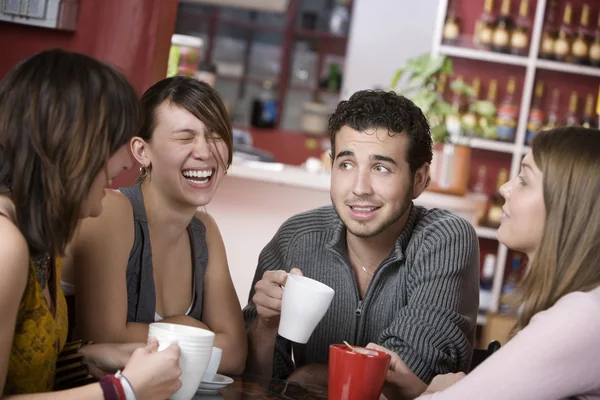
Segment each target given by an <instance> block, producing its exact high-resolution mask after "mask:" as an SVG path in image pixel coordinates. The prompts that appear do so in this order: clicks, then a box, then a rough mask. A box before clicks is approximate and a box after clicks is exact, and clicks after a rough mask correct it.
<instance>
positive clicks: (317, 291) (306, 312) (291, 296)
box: [278, 274, 335, 343]
mask: <svg viewBox="0 0 600 400" xmlns="http://www.w3.org/2000/svg"><path fill="white" fill-rule="evenodd" d="M334 294H335V291H334V290H333V289H332V288H330V287H329V286H327V285H325V284H323V283H321V282H317V281H315V280H314V279H310V278H307V277H305V276H299V275H292V274H288V277H287V281H286V282H285V288H284V289H283V298H282V300H281V318H280V320H279V330H278V333H279V335H280V336H282V337H284V338H286V339H289V340H291V341H292V342H296V343H306V342H308V339H309V338H310V335H312V333H313V331H314V330H315V328H316V327H317V324H318V323H319V322H320V321H321V319H322V318H323V316H324V315H325V313H326V312H327V310H328V309H329V306H330V305H331V301H332V300H333V295H334Z"/></svg>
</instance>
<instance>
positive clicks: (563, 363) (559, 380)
mask: <svg viewBox="0 0 600 400" xmlns="http://www.w3.org/2000/svg"><path fill="white" fill-rule="evenodd" d="M569 397H575V398H577V399H600V287H598V288H596V289H594V290H592V291H590V292H587V293H584V292H575V293H570V294H568V295H566V296H564V297H563V298H561V299H560V300H559V301H558V302H557V303H556V304H555V305H554V306H553V307H551V308H550V309H548V310H546V311H543V312H540V313H537V314H536V315H535V316H534V317H533V318H532V319H531V322H530V323H529V325H528V326H527V327H526V328H525V329H523V330H522V331H521V332H519V333H518V334H517V335H516V336H515V337H514V338H513V339H512V340H511V341H509V342H508V343H507V344H506V345H505V346H503V347H502V348H501V349H500V350H498V351H497V352H496V353H494V354H493V355H492V356H491V357H490V358H489V359H487V360H486V361H485V362H484V363H482V364H481V365H479V366H478V367H477V368H475V369H474V370H473V372H471V373H470V374H469V375H467V376H466V377H465V378H463V379H461V380H460V381H459V382H457V383H456V384H455V385H453V386H451V387H449V388H448V389H446V390H444V391H443V392H438V393H435V394H433V395H426V396H421V397H419V400H425V399H428V400H433V399H435V400H449V399H453V400H454V399H486V400H496V399H497V400H507V399H511V400H512V399H518V400H529V399H530V400H534V399H535V400H538V399H544V400H554V399H556V400H558V399H566V398H569Z"/></svg>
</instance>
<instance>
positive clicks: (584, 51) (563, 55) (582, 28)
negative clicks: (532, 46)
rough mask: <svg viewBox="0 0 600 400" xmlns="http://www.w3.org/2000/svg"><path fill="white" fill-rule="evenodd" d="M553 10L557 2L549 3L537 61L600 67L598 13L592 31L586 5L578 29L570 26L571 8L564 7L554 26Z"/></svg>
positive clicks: (554, 0)
mask: <svg viewBox="0 0 600 400" xmlns="http://www.w3.org/2000/svg"><path fill="white" fill-rule="evenodd" d="M556 8H557V2H556V0H551V1H550V3H549V6H548V11H547V13H546V18H545V21H544V28H543V31H542V41H541V43H540V54H539V56H540V58H545V59H550V60H555V61H561V62H570V63H575V64H581V65H592V66H596V67H600V12H599V13H598V23H597V26H596V29H595V30H594V31H592V29H591V28H590V23H591V22H590V20H591V9H590V6H589V4H584V5H583V6H582V8H581V14H580V18H579V24H578V25H574V22H573V21H574V19H573V14H574V8H573V5H572V4H571V3H567V4H566V5H565V8H564V10H563V14H562V20H561V23H560V25H559V26H557V24H556V21H555V20H556Z"/></svg>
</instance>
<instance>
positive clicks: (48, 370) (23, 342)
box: [0, 259, 69, 397]
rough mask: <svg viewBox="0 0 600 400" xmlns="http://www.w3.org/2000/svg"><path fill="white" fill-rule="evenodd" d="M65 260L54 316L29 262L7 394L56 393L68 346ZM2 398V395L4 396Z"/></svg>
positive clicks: (58, 264)
mask: <svg viewBox="0 0 600 400" xmlns="http://www.w3.org/2000/svg"><path fill="white" fill-rule="evenodd" d="M61 267H62V260H60V259H56V271H55V274H54V277H55V279H54V282H55V285H56V305H55V309H56V315H55V316H53V315H52V312H51V310H50V308H49V307H48V303H47V302H46V300H45V299H44V294H43V292H42V288H41V287H40V284H39V283H38V280H37V279H36V276H35V267H34V266H33V263H32V262H30V263H29V278H28V280H27V288H26V289H25V293H24V294H23V298H22V299H21V304H20V305H19V312H18V314H17V325H16V327H15V336H14V339H13V344H12V348H11V351H10V360H9V362H8V372H7V375H6V385H5V386H4V395H9V394H23V393H36V392H49V391H52V389H53V386H54V376H55V373H56V360H57V358H58V355H59V353H60V351H61V349H62V348H63V346H64V345H65V341H66V340H67V333H68V329H69V327H68V314H67V303H66V301H65V296H64V294H63V292H62V289H61V287H60V276H61V275H60V273H61ZM0 397H1V396H0Z"/></svg>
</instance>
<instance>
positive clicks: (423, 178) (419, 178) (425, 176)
mask: <svg viewBox="0 0 600 400" xmlns="http://www.w3.org/2000/svg"><path fill="white" fill-rule="evenodd" d="M427 185H429V163H425V164H423V165H421V166H420V167H419V169H417V170H416V171H415V176H414V179H413V188H412V190H413V199H416V198H417V197H419V196H420V195H421V193H423V191H424V190H425V188H427Z"/></svg>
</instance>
